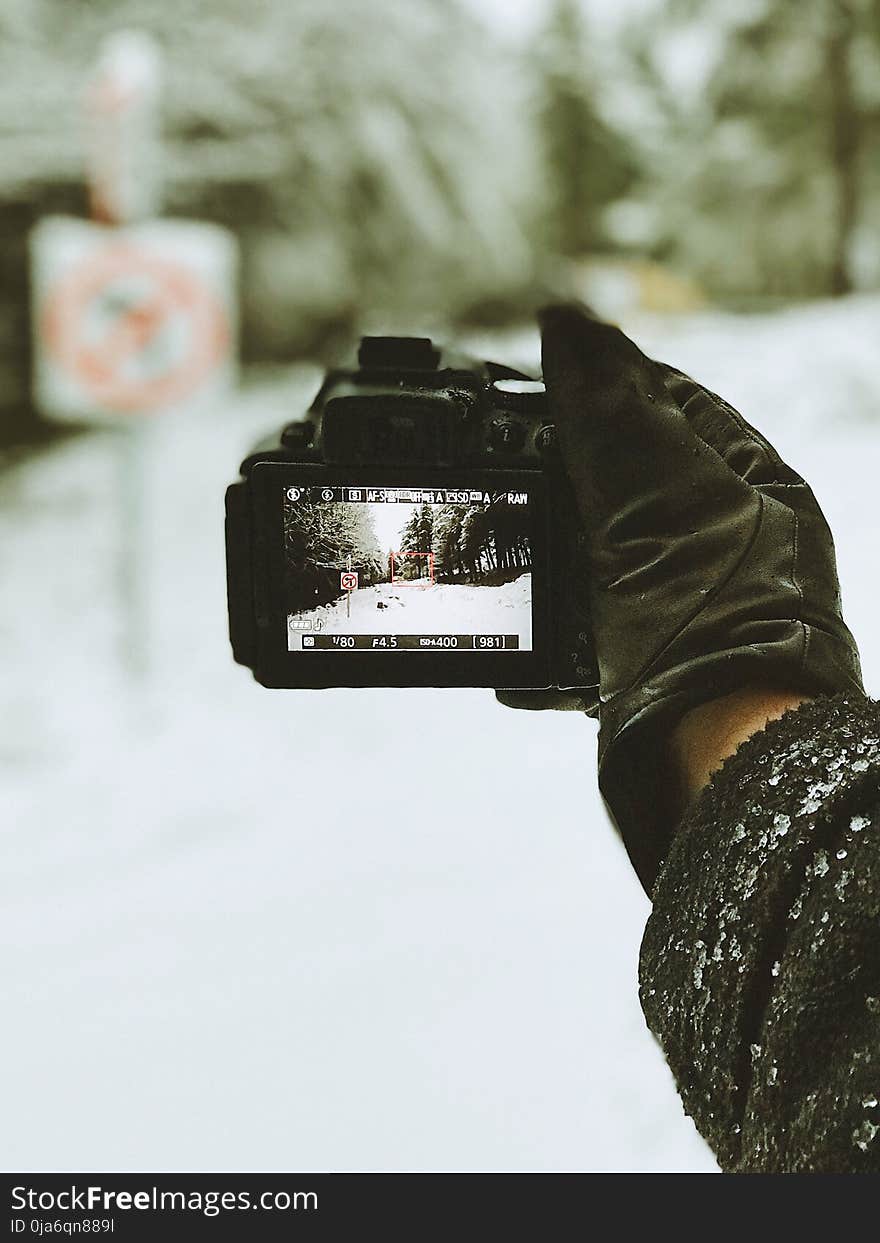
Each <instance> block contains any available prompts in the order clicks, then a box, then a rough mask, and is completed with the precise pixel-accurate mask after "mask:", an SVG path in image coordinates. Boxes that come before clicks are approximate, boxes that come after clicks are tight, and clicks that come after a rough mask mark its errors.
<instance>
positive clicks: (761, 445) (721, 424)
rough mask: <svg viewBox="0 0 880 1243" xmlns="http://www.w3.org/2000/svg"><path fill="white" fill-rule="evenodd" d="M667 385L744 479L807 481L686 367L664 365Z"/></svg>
mask: <svg viewBox="0 0 880 1243" xmlns="http://www.w3.org/2000/svg"><path fill="white" fill-rule="evenodd" d="M663 370H664V372H665V377H664V378H665V381H666V388H667V390H668V392H669V393H670V394H671V396H672V397H673V398H674V399H675V401H676V402H677V404H678V405H679V407H680V408H681V411H682V413H683V415H684V417H685V418H686V419H687V421H688V423H689V424H690V426H691V428H692V429H693V431H694V432H695V433H696V434H697V435H698V436H699V437H700V438H701V439H702V440H703V441H705V443H706V444H707V445H709V446H710V448H713V449H714V450H715V451H716V452H717V453H719V454H720V455H721V457H722V458H723V459H724V461H725V462H726V463H727V465H728V466H729V467H730V469H731V470H732V471H734V472H735V473H736V474H737V475H739V477H740V479H743V480H745V482H746V483H749V484H751V485H752V486H753V487H759V486H761V485H762V484H771V483H782V484H792V483H795V484H796V483H803V480H802V479H801V477H800V475H799V474H798V473H797V472H796V471H795V470H792V468H791V467H790V466H789V465H788V464H787V463H786V462H785V461H783V459H782V458H781V457H780V456H779V453H778V452H777V450H776V449H775V448H774V447H773V445H772V444H771V443H770V441H769V440H768V439H767V438H766V436H764V435H762V433H761V432H759V431H758V429H757V428H755V427H752V425H751V424H750V423H747V422H746V420H745V419H744V418H743V416H742V415H741V414H740V413H739V411H738V410H735V409H734V407H733V406H731V405H730V403H729V402H726V401H725V400H724V398H723V397H719V396H718V394H717V393H713V392H712V391H711V390H710V389H708V388H705V387H704V386H703V385H702V384H698V383H697V381H696V380H693V379H692V378H691V377H690V376H689V375H685V374H684V372H683V371H678V370H677V369H676V368H674V367H664V368H663Z"/></svg>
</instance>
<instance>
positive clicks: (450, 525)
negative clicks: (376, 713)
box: [284, 486, 532, 652]
mask: <svg viewBox="0 0 880 1243" xmlns="http://www.w3.org/2000/svg"><path fill="white" fill-rule="evenodd" d="M529 532H530V505H529V494H528V492H488V491H484V490H481V489H465V488H442V489H439V490H438V489H436V488H433V489H431V488H369V487H339V486H333V487H329V486H328V487H324V486H317V487H313V486H304V487H290V486H288V487H286V488H285V493H284V549H285V565H286V574H285V593H286V613H287V648H288V651H290V652H314V651H378V652H382V651H386V652H387V651H432V650H433V651H482V652H492V651H495V652H497V651H520V652H522V651H531V650H532V553H531V542H530V538H529Z"/></svg>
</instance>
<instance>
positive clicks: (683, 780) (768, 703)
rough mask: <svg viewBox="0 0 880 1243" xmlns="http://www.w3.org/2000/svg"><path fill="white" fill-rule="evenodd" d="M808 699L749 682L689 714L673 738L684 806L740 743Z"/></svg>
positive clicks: (673, 732) (792, 692)
mask: <svg viewBox="0 0 880 1243" xmlns="http://www.w3.org/2000/svg"><path fill="white" fill-rule="evenodd" d="M809 698H811V696H809V695H804V694H801V693H799V692H794V691H785V690H779V689H776V688H770V687H757V686H748V687H743V688H742V689H740V690H737V691H733V692H732V693H731V694H729V695H724V696H722V697H721V698H719V699H713V700H710V701H709V703H705V704H700V705H699V707H697V708H692V709H691V711H690V712H687V713H685V715H684V716H683V717H682V718H681V720H680V721H679V722H678V724H677V725H676V726H675V728H674V729H673V731H672V735H671V738H670V753H671V759H672V764H673V767H674V769H675V772H676V776H677V779H678V783H679V789H680V791H681V801H682V804H683V806H687V805H689V804H690V803H691V802H693V800H694V799H695V798H696V797H697V795H698V794H699V793H700V791H701V790H702V789H703V787H704V786H706V785H707V784H708V782H709V780H710V779H711V777H712V776H713V774H714V773H716V772H717V771H718V769H719V768H720V767H721V765H722V764H723V763H724V761H725V760H726V759H727V758H728V756H731V755H733V753H734V752H735V751H736V749H737V748H738V747H739V746H740V744H741V743H743V742H745V741H746V739H747V738H750V737H751V736H752V734H756V733H757V732H758V731H759V730H761V729H763V728H764V727H765V725H766V724H767V723H768V721H774V720H776V719H777V718H778V717H781V716H782V715H783V714H784V713H786V712H788V711H790V710H791V709H792V708H797V707H799V706H800V704H802V703H804V702H805V701H806V700H807V699H809Z"/></svg>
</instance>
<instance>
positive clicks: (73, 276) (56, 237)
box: [31, 32, 237, 670]
mask: <svg viewBox="0 0 880 1243" xmlns="http://www.w3.org/2000/svg"><path fill="white" fill-rule="evenodd" d="M160 86H161V66H160V58H159V53H158V49H157V47H156V45H155V44H154V43H153V42H152V40H151V39H150V38H149V37H148V36H147V35H143V34H139V33H136V32H128V33H123V34H117V35H114V36H112V37H111V38H110V39H108V40H107V41H106V42H105V43H104V45H103V46H102V48H101V51H100V54H99V57H98V61H97V65H96V69H95V72H94V74H93V76H92V79H91V81H90V83H89V87H88V90H87V93H86V122H87V127H86V128H87V142H86V147H87V170H88V179H89V190H90V201H91V204H92V214H93V221H92V222H89V221H86V220H80V219H74V218H70V217H49V218H46V219H44V220H43V221H41V222H40V223H39V224H38V225H37V227H36V228H35V229H34V231H33V233H32V235H31V271H32V282H31V284H32V300H31V301H32V308H33V338H34V376H33V385H34V399H35V403H36V405H37V406H38V408H39V409H40V410H41V411H42V413H43V414H44V415H45V416H46V417H47V418H50V419H53V420H56V421H61V422H77V423H81V422H84V421H87V422H98V423H104V424H109V425H111V426H113V427H116V428H119V429H120V431H121V435H120V437H119V440H120V453H119V461H120V471H119V476H120V497H119V505H120V516H119V522H118V524H117V525H118V526H119V529H120V531H121V547H120V591H121V596H122V601H123V628H124V635H123V650H124V654H125V659H126V663H128V664H129V665H130V666H132V667H133V668H135V669H138V670H143V669H144V668H145V667H146V665H147V660H148V652H149V643H148V638H149V632H148V618H149V609H150V592H149V590H148V579H147V569H146V566H147V560H148V551H149V546H150V538H149V537H150V534H151V532H150V522H149V517H150V515H149V513H148V512H147V511H148V502H147V494H148V491H150V489H148V488H147V465H148V447H149V445H148V441H149V439H150V432H151V426H153V425H155V422H156V416H159V415H166V414H169V413H172V412H178V413H179V412H183V411H185V410H190V409H192V408H193V406H195V405H203V404H207V403H209V402H212V401H213V402H216V401H217V400H219V399H222V397H223V396H224V395H225V394H226V393H228V392H229V390H230V389H231V386H232V383H233V381H234V376H235V348H234V345H235V340H236V335H237V316H236V296H235V289H236V277H237V248H236V244H235V239H234V238H233V237H232V235H231V234H230V233H229V232H228V231H227V230H225V229H222V228H219V227H217V226H215V225H209V224H202V223H197V222H195V221H186V220H160V219H157V218H156V213H157V212H158V210H159V206H160V199H161V178H160V173H161V160H160V125H159V100H160Z"/></svg>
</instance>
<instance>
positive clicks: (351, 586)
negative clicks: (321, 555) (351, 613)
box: [340, 572, 358, 591]
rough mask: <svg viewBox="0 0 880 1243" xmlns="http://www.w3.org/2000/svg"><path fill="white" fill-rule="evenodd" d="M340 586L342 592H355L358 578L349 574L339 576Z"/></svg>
mask: <svg viewBox="0 0 880 1243" xmlns="http://www.w3.org/2000/svg"><path fill="white" fill-rule="evenodd" d="M340 579H341V586H342V590H343V591H357V585H358V576H357V574H352V573H350V572H348V573H345V574H341V575H340Z"/></svg>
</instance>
